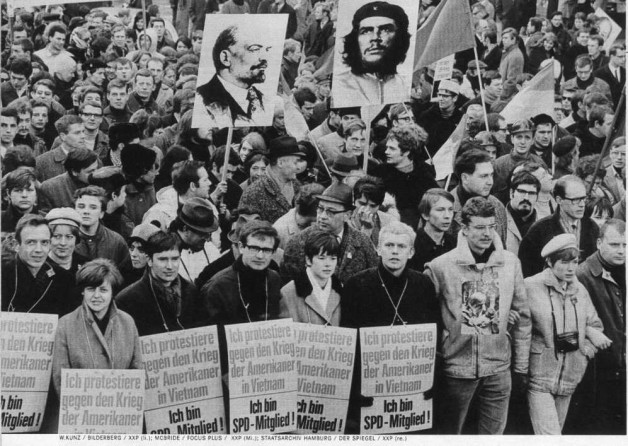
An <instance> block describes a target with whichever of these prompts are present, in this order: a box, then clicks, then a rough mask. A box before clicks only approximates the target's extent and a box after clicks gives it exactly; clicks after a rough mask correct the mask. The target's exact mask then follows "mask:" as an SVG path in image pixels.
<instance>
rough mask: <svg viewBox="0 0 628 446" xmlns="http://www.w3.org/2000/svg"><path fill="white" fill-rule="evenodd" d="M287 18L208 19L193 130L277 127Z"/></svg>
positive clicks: (232, 16) (237, 16)
mask: <svg viewBox="0 0 628 446" xmlns="http://www.w3.org/2000/svg"><path fill="white" fill-rule="evenodd" d="M287 24H288V16H287V15H286V14H279V15H266V16H264V19H263V20H260V19H259V17H256V16H255V15H250V14H228V15H222V14H208V15H207V16H206V17H205V28H204V32H203V46H202V48H201V60H200V64H199V71H198V79H197V83H196V87H197V88H196V99H195V101H194V111H193V114H192V127H193V128H224V127H250V126H271V125H272V121H273V114H274V112H275V102H274V99H275V97H276V96H277V86H278V85H279V73H280V71H281V60H282V56H283V44H284V36H285V33H286V27H287Z"/></svg>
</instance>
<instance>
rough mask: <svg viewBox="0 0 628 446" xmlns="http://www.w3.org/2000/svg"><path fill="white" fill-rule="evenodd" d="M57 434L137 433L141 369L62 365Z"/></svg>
mask: <svg viewBox="0 0 628 446" xmlns="http://www.w3.org/2000/svg"><path fill="white" fill-rule="evenodd" d="M59 400H60V403H61V404H60V408H59V433H60V434H141V433H142V424H143V420H144V371H143V370H99V369H98V370H96V369H63V370H62V371H61V396H60V398H59Z"/></svg>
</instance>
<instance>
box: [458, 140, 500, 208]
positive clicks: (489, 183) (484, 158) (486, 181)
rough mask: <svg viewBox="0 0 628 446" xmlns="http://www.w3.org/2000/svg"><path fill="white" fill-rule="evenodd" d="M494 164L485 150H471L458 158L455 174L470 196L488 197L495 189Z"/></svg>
mask: <svg viewBox="0 0 628 446" xmlns="http://www.w3.org/2000/svg"><path fill="white" fill-rule="evenodd" d="M493 171H494V169H493V163H492V161H491V157H490V156H489V154H488V153H486V152H485V151H484V150H479V149H471V150H468V151H466V152H465V153H463V154H462V155H460V156H459V157H458V158H456V163H455V165H454V173H455V174H456V175H457V177H458V178H459V179H460V186H461V187H462V189H463V190H464V191H465V192H466V193H467V194H470V195H479V196H481V197H488V196H489V194H490V193H491V188H492V187H493Z"/></svg>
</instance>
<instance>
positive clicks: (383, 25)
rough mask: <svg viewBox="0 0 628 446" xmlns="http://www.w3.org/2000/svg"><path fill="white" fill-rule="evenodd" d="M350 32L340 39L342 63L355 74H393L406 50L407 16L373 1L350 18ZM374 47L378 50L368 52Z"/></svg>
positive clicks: (388, 5) (396, 9)
mask: <svg viewBox="0 0 628 446" xmlns="http://www.w3.org/2000/svg"><path fill="white" fill-rule="evenodd" d="M351 24H352V29H351V32H350V33H349V34H347V35H345V36H344V37H343V41H344V51H343V55H342V58H343V62H344V63H345V64H346V65H348V66H349V67H350V68H351V72H352V73H353V74H355V75H361V74H365V73H373V74H377V75H378V76H385V75H391V74H396V73H397V66H398V65H400V64H401V63H403V62H404V61H405V60H406V53H407V52H408V48H409V47H410V34H409V32H408V26H409V22H408V16H407V15H406V13H405V12H404V10H403V8H401V7H400V6H398V5H392V4H390V3H386V2H382V1H376V2H370V3H367V4H364V5H362V6H361V7H360V8H358V10H357V11H356V12H355V14H354V15H353V20H352V23H351ZM374 44H376V45H377V46H378V48H379V50H378V51H374V50H372V47H373V45H374Z"/></svg>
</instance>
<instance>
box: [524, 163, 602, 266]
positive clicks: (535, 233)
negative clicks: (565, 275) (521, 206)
mask: <svg viewBox="0 0 628 446" xmlns="http://www.w3.org/2000/svg"><path fill="white" fill-rule="evenodd" d="M554 198H555V199H556V203H558V209H557V210H556V212H554V214H552V215H550V216H549V217H545V218H542V219H540V220H539V221H537V222H536V223H534V224H533V225H532V227H531V228H530V230H529V231H528V233H527V234H526V235H525V237H523V240H521V245H520V246H519V259H520V260H521V267H522V269H523V275H524V277H529V276H533V275H535V274H537V273H539V272H541V271H542V270H543V265H544V263H543V257H542V256H541V250H542V249H543V246H545V245H546V244H547V242H548V241H549V240H551V239H552V237H554V236H556V235H558V234H563V233H569V234H574V235H575V236H576V240H578V249H579V250H580V262H582V261H584V260H585V259H586V258H587V257H589V256H590V255H591V254H593V253H594V252H595V250H596V246H595V244H596V241H597V238H598V234H599V228H598V226H597V224H595V222H594V221H593V220H591V218H589V217H585V215H584V210H585V203H586V199H587V191H586V188H585V185H584V183H583V181H582V180H581V179H580V178H578V177H577V176H575V175H565V176H564V177H561V178H559V179H558V181H556V184H555V185H554Z"/></svg>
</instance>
